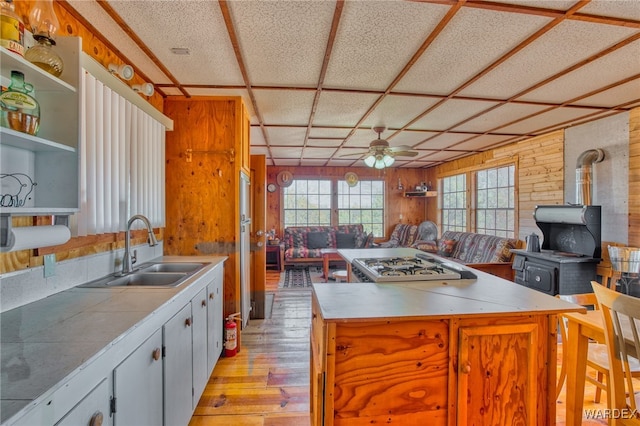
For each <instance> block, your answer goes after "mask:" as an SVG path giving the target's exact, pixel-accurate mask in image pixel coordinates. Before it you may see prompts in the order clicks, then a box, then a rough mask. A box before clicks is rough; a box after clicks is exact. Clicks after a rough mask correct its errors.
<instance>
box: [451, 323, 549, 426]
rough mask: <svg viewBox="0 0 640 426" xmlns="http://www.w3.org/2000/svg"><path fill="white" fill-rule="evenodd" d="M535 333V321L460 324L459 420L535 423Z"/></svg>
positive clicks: (532, 425)
mask: <svg viewBox="0 0 640 426" xmlns="http://www.w3.org/2000/svg"><path fill="white" fill-rule="evenodd" d="M538 334H539V333H538V325H537V324H534V323H524V324H509V325H486V326H484V325H481V326H473V327H471V326H469V327H460V329H459V342H458V343H459V352H458V353H459V356H458V404H457V411H458V412H457V416H458V423H457V424H459V425H475V426H482V425H495V424H496V422H497V421H498V420H499V419H511V422H510V423H511V424H520V425H527V426H536V424H537V414H538V413H537V411H538V407H537V398H538V387H537V383H538V376H537V374H538V363H537V360H538V358H537V353H538V349H539V346H538Z"/></svg>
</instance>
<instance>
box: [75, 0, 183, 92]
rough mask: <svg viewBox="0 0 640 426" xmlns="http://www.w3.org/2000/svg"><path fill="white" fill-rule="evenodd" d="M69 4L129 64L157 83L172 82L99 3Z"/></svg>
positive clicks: (82, 2) (84, 0)
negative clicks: (116, 49) (125, 58)
mask: <svg viewBox="0 0 640 426" xmlns="http://www.w3.org/2000/svg"><path fill="white" fill-rule="evenodd" d="M69 4H70V5H71V6H72V7H73V8H74V9H76V10H77V11H78V12H79V13H80V14H81V15H83V16H84V17H85V18H86V19H87V20H88V21H90V22H91V23H92V24H93V25H94V27H95V28H96V29H97V30H98V31H100V33H101V34H103V35H104V37H105V38H107V39H108V40H109V41H110V42H111V43H112V44H113V45H114V46H116V47H117V48H118V50H120V51H121V52H122V53H123V54H124V55H125V56H126V57H127V59H128V60H129V61H130V62H131V63H130V64H129V65H132V66H135V67H136V68H138V69H141V70H142V71H143V72H144V74H145V75H146V76H147V77H148V78H150V79H151V80H152V81H153V82H154V83H155V84H166V83H171V81H170V80H169V78H168V77H167V76H166V75H165V74H164V73H163V72H162V71H161V70H160V68H158V67H157V65H156V64H154V63H153V61H152V60H151V59H150V58H149V57H148V56H147V55H146V54H145V53H144V52H143V51H142V49H140V48H139V47H138V46H137V45H136V44H135V43H134V42H133V40H131V38H129V36H127V34H125V33H123V32H122V31H121V30H120V27H118V25H117V24H116V23H115V22H114V21H113V19H111V17H110V16H109V15H107V13H106V12H105V11H104V9H103V8H102V7H100V5H98V3H96V2H95V1H86V0H70V1H69Z"/></svg>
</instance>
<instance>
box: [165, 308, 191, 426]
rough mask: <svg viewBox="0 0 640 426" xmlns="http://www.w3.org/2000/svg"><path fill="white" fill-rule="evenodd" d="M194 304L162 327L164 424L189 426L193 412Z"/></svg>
mask: <svg viewBox="0 0 640 426" xmlns="http://www.w3.org/2000/svg"><path fill="white" fill-rule="evenodd" d="M192 321H193V320H192V318H191V303H188V304H187V305H186V306H185V307H184V308H182V309H181V310H180V312H178V313H177V314H176V315H175V316H174V317H173V318H171V319H170V320H169V321H167V322H166V323H165V325H164V326H163V327H162V329H163V333H164V424H165V425H167V426H173V425H186V424H189V420H190V419H191V413H192V412H193V402H192V400H193V393H192V392H193V385H192V383H193V380H192V376H191V375H192V371H193V358H192V347H191V341H192V338H191V323H192Z"/></svg>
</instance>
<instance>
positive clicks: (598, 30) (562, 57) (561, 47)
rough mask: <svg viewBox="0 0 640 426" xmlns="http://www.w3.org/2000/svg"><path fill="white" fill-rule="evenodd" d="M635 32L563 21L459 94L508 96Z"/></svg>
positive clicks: (608, 26)
mask: <svg viewBox="0 0 640 426" xmlns="http://www.w3.org/2000/svg"><path fill="white" fill-rule="evenodd" d="M634 32H635V30H634V29H632V28H624V27H613V26H610V25H606V26H605V25H601V24H594V23H591V22H577V21H564V22H563V23H561V24H560V25H558V26H556V27H554V28H553V29H551V30H550V31H549V32H547V33H546V34H544V35H543V36H542V37H540V38H539V39H537V40H536V41H534V42H533V43H532V44H530V45H529V46H527V47H525V48H524V49H523V50H521V51H520V52H518V53H516V54H515V55H514V56H512V57H511V58H509V59H508V60H507V61H506V62H504V63H502V64H501V65H499V66H498V67H497V68H495V69H494V70H492V71H491V72H489V73H488V74H487V75H485V76H484V77H482V78H480V79H479V80H478V81H476V82H475V83H473V84H472V85H470V86H469V87H467V88H465V89H464V90H463V91H462V92H460V95H462V96H476V97H493V98H495V97H499V98H504V99H507V98H510V97H512V96H514V95H516V94H518V93H520V92H522V91H524V90H525V89H528V88H530V87H532V86H534V85H535V84H536V83H538V82H540V81H543V80H545V79H546V78H548V77H551V76H553V75H555V74H557V73H558V72H560V71H562V70H564V69H567V68H569V67H570V66H572V65H574V64H576V63H578V62H580V61H581V60H583V59H585V58H588V57H589V56H592V55H595V54H596V53H599V52H601V51H602V50H604V49H606V48H607V47H609V46H611V45H613V44H615V43H617V42H619V41H621V40H622V39H624V38H626V37H629V36H631V35H632V34H633V33H634Z"/></svg>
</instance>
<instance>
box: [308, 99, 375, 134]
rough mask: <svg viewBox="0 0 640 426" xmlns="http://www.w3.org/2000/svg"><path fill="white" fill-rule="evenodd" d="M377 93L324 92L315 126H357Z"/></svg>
mask: <svg viewBox="0 0 640 426" xmlns="http://www.w3.org/2000/svg"><path fill="white" fill-rule="evenodd" d="M377 98H378V96H377V95H372V94H360V93H338V92H326V91H325V92H322V94H321V95H320V101H319V102H318V108H317V110H316V115H315V117H314V120H313V124H314V125H315V126H338V127H341V126H355V125H356V123H357V122H358V120H360V118H362V116H363V115H364V113H365V112H366V111H367V110H368V109H369V108H370V107H371V105H373V103H374V102H375V100H376V99H377Z"/></svg>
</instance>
